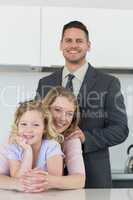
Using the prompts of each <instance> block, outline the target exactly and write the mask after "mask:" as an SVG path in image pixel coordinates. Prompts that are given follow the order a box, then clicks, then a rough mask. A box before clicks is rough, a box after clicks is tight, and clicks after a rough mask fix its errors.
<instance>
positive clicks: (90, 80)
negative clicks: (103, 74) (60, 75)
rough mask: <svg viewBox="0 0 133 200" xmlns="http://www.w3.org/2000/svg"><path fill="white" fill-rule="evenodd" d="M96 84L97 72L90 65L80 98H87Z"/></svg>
mask: <svg viewBox="0 0 133 200" xmlns="http://www.w3.org/2000/svg"><path fill="white" fill-rule="evenodd" d="M95 82H96V70H95V69H94V68H93V67H92V66H91V65H90V64H88V70H87V72H86V75H85V77H84V80H83V83H82V85H81V88H80V91H79V94H78V98H80V97H83V98H85V97H86V96H87V94H88V92H89V91H90V90H91V88H92V87H93V86H94V84H95Z"/></svg>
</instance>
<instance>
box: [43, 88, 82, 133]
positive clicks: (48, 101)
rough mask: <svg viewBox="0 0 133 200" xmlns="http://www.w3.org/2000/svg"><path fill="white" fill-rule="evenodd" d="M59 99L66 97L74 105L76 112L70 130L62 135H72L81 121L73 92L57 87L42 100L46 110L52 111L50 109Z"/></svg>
mask: <svg viewBox="0 0 133 200" xmlns="http://www.w3.org/2000/svg"><path fill="white" fill-rule="evenodd" d="M57 97H65V98H67V99H68V101H70V102H71V103H73V105H74V108H75V111H74V116H73V119H72V122H71V124H70V126H69V127H68V129H67V130H65V131H64V132H63V133H62V134H63V135H66V134H70V133H72V132H73V131H74V130H75V129H76V128H77V126H78V123H79V120H80V112H79V106H78V101H77V99H76V97H75V96H74V95H73V93H72V92H70V91H68V90H67V89H66V88H63V87H61V86H57V87H53V88H52V89H51V90H50V91H49V92H48V94H47V95H46V96H45V98H44V99H43V100H42V102H43V107H44V109H47V110H49V111H50V107H51V105H52V104H53V103H54V101H55V100H56V98H57Z"/></svg>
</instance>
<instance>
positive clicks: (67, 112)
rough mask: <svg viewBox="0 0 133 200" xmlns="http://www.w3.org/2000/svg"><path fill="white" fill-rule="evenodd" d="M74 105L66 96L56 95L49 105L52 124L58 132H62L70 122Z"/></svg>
mask: <svg viewBox="0 0 133 200" xmlns="http://www.w3.org/2000/svg"><path fill="white" fill-rule="evenodd" d="M74 111H75V106H74V104H73V103H72V102H70V101H69V100H68V99H67V98H66V97H61V96H59V97H57V98H56V99H55V101H54V103H53V104H52V105H51V113H52V117H53V120H54V126H55V128H56V130H57V131H58V132H59V133H62V132H64V131H65V130H66V129H67V128H68V127H69V126H70V125H71V123H72V120H73V116H74Z"/></svg>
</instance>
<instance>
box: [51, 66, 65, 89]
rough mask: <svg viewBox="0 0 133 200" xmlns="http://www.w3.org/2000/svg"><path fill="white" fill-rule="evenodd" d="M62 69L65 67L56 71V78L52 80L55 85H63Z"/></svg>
mask: <svg viewBox="0 0 133 200" xmlns="http://www.w3.org/2000/svg"><path fill="white" fill-rule="evenodd" d="M62 71H63V68H61V69H59V70H58V71H57V72H55V74H54V79H53V81H52V84H53V86H59V85H62Z"/></svg>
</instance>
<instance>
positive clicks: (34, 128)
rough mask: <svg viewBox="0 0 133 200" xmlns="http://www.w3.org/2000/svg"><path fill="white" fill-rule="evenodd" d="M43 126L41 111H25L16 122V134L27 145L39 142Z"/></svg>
mask: <svg viewBox="0 0 133 200" xmlns="http://www.w3.org/2000/svg"><path fill="white" fill-rule="evenodd" d="M44 128H45V127H44V120H43V116H42V113H41V112H39V111H36V110H31V111H26V112H25V113H24V114H23V115H22V116H21V118H20V121H19V123H18V135H19V136H21V137H22V138H23V139H24V140H25V143H27V144H29V145H34V144H40V143H41V141H42V136H43V132H44Z"/></svg>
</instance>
